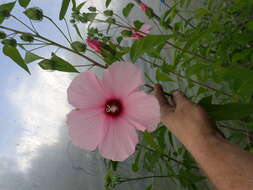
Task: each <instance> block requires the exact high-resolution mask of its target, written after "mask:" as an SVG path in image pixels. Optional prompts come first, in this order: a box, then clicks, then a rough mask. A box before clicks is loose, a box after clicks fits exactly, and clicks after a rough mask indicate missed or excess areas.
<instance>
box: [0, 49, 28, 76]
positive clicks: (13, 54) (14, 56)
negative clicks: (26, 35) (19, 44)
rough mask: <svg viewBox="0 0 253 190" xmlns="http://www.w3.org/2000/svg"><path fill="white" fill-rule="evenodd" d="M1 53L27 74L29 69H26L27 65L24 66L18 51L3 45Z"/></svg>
mask: <svg viewBox="0 0 253 190" xmlns="http://www.w3.org/2000/svg"><path fill="white" fill-rule="evenodd" d="M3 53H4V54H5V55H6V56H8V57H10V58H11V59H12V60H13V61H14V62H15V63H17V64H18V65H19V66H20V67H22V68H23V69H24V70H25V71H27V72H28V73H29V74H31V73H30V71H29V68H28V67H27V65H26V64H25V61H24V59H23V58H22V56H21V55H20V53H19V51H18V50H17V48H15V47H12V46H9V45H5V46H4V47H3Z"/></svg>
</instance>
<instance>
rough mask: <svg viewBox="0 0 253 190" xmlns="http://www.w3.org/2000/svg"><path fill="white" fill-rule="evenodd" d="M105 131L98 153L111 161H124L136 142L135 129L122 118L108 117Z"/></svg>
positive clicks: (133, 149)
mask: <svg viewBox="0 0 253 190" xmlns="http://www.w3.org/2000/svg"><path fill="white" fill-rule="evenodd" d="M104 127H107V133H106V135H105V136H104V139H103V141H102V142H101V143H100V144H99V152H100V154H101V155H102V156H103V157H105V158H107V159H111V160H113V161H124V160H126V159H127V158H128V157H129V156H130V155H132V154H133V153H134V151H135V146H136V144H137V143H138V135H137V133H136V130H135V128H134V127H133V126H131V124H130V123H129V122H127V121H126V120H124V119H123V118H118V119H112V118H110V119H108V120H107V123H106V126H104Z"/></svg>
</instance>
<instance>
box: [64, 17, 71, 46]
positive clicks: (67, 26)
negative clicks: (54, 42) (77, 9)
mask: <svg viewBox="0 0 253 190" xmlns="http://www.w3.org/2000/svg"><path fill="white" fill-rule="evenodd" d="M64 22H65V25H66V28H67V31H68V35H69V39H70V41H71V42H72V37H71V34H70V30H69V25H68V23H67V21H66V19H65V18H64Z"/></svg>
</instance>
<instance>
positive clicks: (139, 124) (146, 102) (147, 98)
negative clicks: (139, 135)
mask: <svg viewBox="0 0 253 190" xmlns="http://www.w3.org/2000/svg"><path fill="white" fill-rule="evenodd" d="M124 105H125V106H124V107H125V115H124V117H125V118H126V119H127V120H128V121H129V122H130V123H131V124H132V125H133V126H135V127H136V129H138V130H140V131H145V130H148V131H153V130H155V128H156V125H157V124H158V123H159V121H160V108H159V104H158V101H157V100H156V98H155V97H154V96H152V95H148V94H146V93H145V92H141V91H139V92H133V93H132V94H130V95H129V96H128V97H126V98H125V100H124Z"/></svg>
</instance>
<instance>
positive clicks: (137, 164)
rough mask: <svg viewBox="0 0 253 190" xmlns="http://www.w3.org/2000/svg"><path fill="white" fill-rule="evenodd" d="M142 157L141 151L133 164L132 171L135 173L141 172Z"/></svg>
mask: <svg viewBox="0 0 253 190" xmlns="http://www.w3.org/2000/svg"><path fill="white" fill-rule="evenodd" d="M140 156H141V149H140V150H139V152H138V153H137V155H136V157H135V160H134V161H133V163H132V170H133V171H134V172H137V171H139V160H140Z"/></svg>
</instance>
